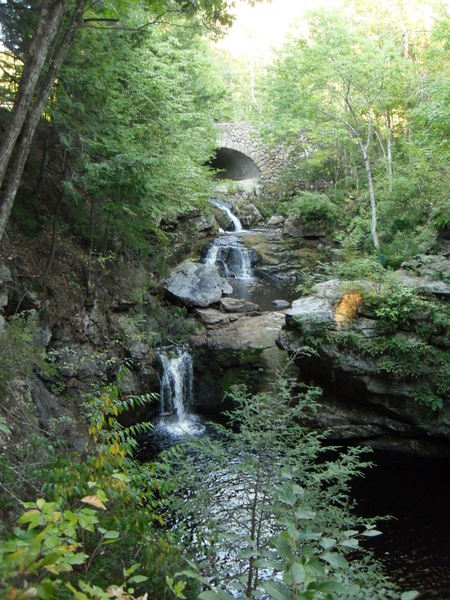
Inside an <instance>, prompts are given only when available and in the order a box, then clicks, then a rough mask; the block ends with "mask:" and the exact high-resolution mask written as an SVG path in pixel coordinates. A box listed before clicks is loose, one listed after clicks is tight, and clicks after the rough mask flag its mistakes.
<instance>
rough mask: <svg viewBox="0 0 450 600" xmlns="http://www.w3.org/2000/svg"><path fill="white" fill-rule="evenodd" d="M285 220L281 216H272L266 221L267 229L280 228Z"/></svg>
mask: <svg viewBox="0 0 450 600" xmlns="http://www.w3.org/2000/svg"><path fill="white" fill-rule="evenodd" d="M285 220H286V219H285V218H284V217H282V216H281V215H272V216H271V217H270V219H269V220H268V221H267V227H282V226H283V225H284V222H285Z"/></svg>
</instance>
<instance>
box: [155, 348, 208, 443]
mask: <svg viewBox="0 0 450 600" xmlns="http://www.w3.org/2000/svg"><path fill="white" fill-rule="evenodd" d="M156 354H157V356H158V359H159V362H160V363H161V375H160V382H161V385H160V403H161V416H160V418H159V421H158V423H157V425H156V428H155V435H156V436H157V437H159V438H160V439H167V438H169V439H171V438H173V437H182V436H184V435H185V434H189V435H201V434H202V433H203V432H204V430H205V427H204V425H203V424H202V422H201V419H200V418H199V417H198V416H196V415H194V414H192V413H191V409H192V405H193V400H194V395H193V382H194V369H193V366H194V365H193V360H192V356H191V353H190V349H189V347H188V346H187V345H183V346H181V345H180V346H177V345H173V346H165V347H161V348H158V349H157V350H156Z"/></svg>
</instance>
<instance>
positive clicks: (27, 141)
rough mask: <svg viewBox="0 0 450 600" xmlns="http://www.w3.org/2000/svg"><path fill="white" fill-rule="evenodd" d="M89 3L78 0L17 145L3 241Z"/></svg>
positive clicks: (2, 203) (1, 221)
mask: <svg viewBox="0 0 450 600" xmlns="http://www.w3.org/2000/svg"><path fill="white" fill-rule="evenodd" d="M86 2H87V0H77V4H76V6H75V9H74V12H73V14H72V19H71V23H70V25H69V27H68V29H67V31H66V33H65V35H64V37H63V38H62V40H61V41H60V42H59V44H58V46H57V47H56V48H55V49H54V52H53V56H52V59H51V60H52V62H51V64H50V66H49V69H48V71H47V74H46V77H45V80H44V81H43V83H42V85H41V88H40V91H39V95H38V97H37V99H36V102H35V103H34V106H33V108H32V110H31V112H29V113H28V115H27V118H26V121H25V123H24V125H23V129H22V133H21V136H20V139H18V140H17V144H16V147H15V150H14V155H13V157H12V159H11V161H10V168H9V174H8V180H7V183H6V187H5V190H4V192H3V194H2V197H1V198H0V241H1V239H2V237H3V234H4V232H5V229H6V224H7V222H8V219H9V215H10V214H11V210H12V207H13V204H14V199H15V197H16V193H17V190H18V188H19V185H20V180H21V178H22V173H23V169H24V167H25V163H26V161H27V158H28V154H29V152H30V148H31V144H32V142H33V137H34V133H35V131H36V128H37V126H38V124H39V120H40V118H41V115H42V111H43V110H44V108H45V106H46V104H47V102H48V98H49V96H50V92H51V89H52V86H53V84H54V82H55V79H56V76H57V75H58V72H59V70H60V68H61V65H62V63H63V61H64V59H65V57H66V55H67V52H68V51H69V49H70V47H71V45H72V42H73V39H74V37H75V34H76V32H77V29H78V28H79V26H80V25H81V22H82V14H83V9H84V6H85V4H86Z"/></svg>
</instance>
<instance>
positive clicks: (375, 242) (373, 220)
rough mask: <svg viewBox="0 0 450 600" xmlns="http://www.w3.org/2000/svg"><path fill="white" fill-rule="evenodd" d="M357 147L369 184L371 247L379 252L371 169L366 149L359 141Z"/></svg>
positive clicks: (375, 202) (375, 203)
mask: <svg viewBox="0 0 450 600" xmlns="http://www.w3.org/2000/svg"><path fill="white" fill-rule="evenodd" d="M359 147H360V149H361V153H362V156H363V160H364V167H365V169H366V173H367V181H368V184H369V197H370V211H371V225H370V230H371V233H372V239H373V245H374V246H375V250H376V251H377V252H379V251H380V243H379V241H378V235H377V201H376V198H375V190H374V187H373V179H372V167H371V166H370V160H369V155H368V153H367V148H366V147H365V146H364V144H363V143H362V141H361V140H359Z"/></svg>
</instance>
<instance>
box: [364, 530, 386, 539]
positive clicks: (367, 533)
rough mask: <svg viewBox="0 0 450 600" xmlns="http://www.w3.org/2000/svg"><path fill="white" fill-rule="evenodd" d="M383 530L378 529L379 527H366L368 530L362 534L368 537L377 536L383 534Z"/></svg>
mask: <svg viewBox="0 0 450 600" xmlns="http://www.w3.org/2000/svg"><path fill="white" fill-rule="evenodd" d="M382 533H383V532H382V531H378V530H377V529H366V531H363V532H362V535H365V536H366V537H375V536H377V535H382Z"/></svg>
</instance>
